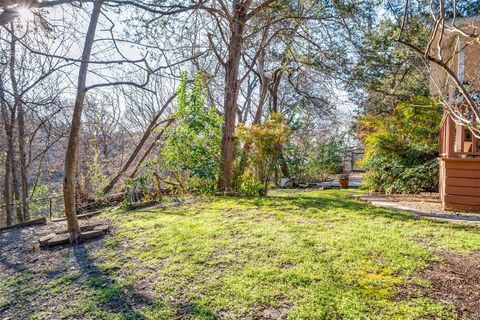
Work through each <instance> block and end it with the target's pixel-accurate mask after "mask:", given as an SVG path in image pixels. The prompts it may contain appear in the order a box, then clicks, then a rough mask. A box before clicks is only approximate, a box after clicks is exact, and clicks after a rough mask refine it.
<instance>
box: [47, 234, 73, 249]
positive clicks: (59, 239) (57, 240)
mask: <svg viewBox="0 0 480 320" xmlns="http://www.w3.org/2000/svg"><path fill="white" fill-rule="evenodd" d="M69 243H70V235H69V234H68V233H63V234H57V235H55V236H54V237H53V238H51V239H50V240H48V241H47V244H46V246H48V247H54V246H59V245H63V244H69Z"/></svg>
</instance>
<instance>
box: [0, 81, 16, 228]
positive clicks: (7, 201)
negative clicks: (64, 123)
mask: <svg viewBox="0 0 480 320" xmlns="http://www.w3.org/2000/svg"><path fill="white" fill-rule="evenodd" d="M0 107H1V112H2V120H3V123H4V129H5V135H6V136H7V140H8V139H9V137H11V136H12V135H13V133H12V130H11V126H10V117H9V116H8V113H9V111H8V106H7V102H6V100H5V88H4V86H3V79H2V78H1V77H0ZM8 145H9V144H8V142H7V148H6V149H7V152H6V157H5V176H4V177H3V201H4V205H5V207H4V210H5V223H6V224H7V226H9V225H11V224H12V220H13V219H12V218H13V217H12V193H11V190H10V179H11V177H10V176H11V171H12V167H11V165H12V162H11V160H10V157H11V153H10V152H9V151H10V148H9V146H8Z"/></svg>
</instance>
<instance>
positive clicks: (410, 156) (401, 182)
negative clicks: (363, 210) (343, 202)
mask: <svg viewBox="0 0 480 320" xmlns="http://www.w3.org/2000/svg"><path fill="white" fill-rule="evenodd" d="M441 116H442V112H441V107H439V106H437V105H436V104H434V103H432V102H430V101H429V100H426V99H425V98H418V99H417V101H415V102H414V103H412V104H401V105H399V106H397V107H396V108H395V112H394V113H393V114H392V115H391V116H390V117H383V118H380V117H375V116H371V115H369V116H365V117H361V118H360V129H361V132H360V136H361V137H362V138H363V139H364V143H365V149H366V150H365V151H366V152H365V159H364V160H363V162H362V165H363V167H364V169H365V170H366V171H367V174H366V176H365V180H364V182H365V184H366V186H367V187H368V188H369V189H371V190H373V191H376V192H385V193H420V192H422V191H436V189H437V185H438V162H437V157H438V126H439V123H440V120H441Z"/></svg>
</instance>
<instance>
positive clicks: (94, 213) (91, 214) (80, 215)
mask: <svg viewBox="0 0 480 320" xmlns="http://www.w3.org/2000/svg"><path fill="white" fill-rule="evenodd" d="M102 212H103V211H95V212H89V213H84V214H79V215H77V219H88V218H91V217H94V216H98V215H99V214H100V213H102ZM65 220H67V218H60V219H55V220H52V222H61V221H65Z"/></svg>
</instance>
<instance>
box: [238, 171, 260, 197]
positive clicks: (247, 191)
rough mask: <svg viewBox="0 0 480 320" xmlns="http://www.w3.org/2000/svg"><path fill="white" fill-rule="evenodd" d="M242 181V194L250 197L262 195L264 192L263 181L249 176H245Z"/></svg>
mask: <svg viewBox="0 0 480 320" xmlns="http://www.w3.org/2000/svg"><path fill="white" fill-rule="evenodd" d="M240 180H241V181H240V189H239V191H240V194H242V195H244V196H249V197H256V196H260V195H262V192H263V190H264V188H265V185H264V183H263V182H262V181H260V180H258V179H256V178H255V177H254V176H252V175H249V174H244V175H243V176H242V177H241V178H240Z"/></svg>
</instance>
